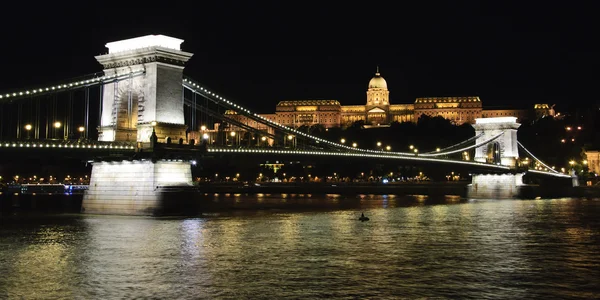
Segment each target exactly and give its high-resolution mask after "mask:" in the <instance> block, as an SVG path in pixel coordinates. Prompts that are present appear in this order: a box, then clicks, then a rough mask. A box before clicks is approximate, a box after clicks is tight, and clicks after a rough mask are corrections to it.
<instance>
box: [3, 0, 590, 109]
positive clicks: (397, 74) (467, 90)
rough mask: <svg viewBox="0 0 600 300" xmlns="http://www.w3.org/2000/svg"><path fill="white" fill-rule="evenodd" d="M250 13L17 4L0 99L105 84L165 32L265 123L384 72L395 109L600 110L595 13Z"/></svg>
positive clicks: (346, 100)
mask: <svg viewBox="0 0 600 300" xmlns="http://www.w3.org/2000/svg"><path fill="white" fill-rule="evenodd" d="M252 2H254V1H247V3H246V4H240V3H238V2H232V1H218V4H216V3H211V2H206V1H195V2H192V3H195V4H194V5H191V6H189V5H182V4H181V3H180V2H157V4H151V3H150V2H142V3H141V4H139V5H130V7H131V8H125V4H123V3H119V2H115V3H110V2H92V1H85V2H78V3H75V4H74V5H71V6H60V5H59V6H56V4H55V3H50V4H41V5H38V4H35V5H34V4H33V3H29V2H27V3H25V2H23V4H17V5H15V6H13V7H11V9H10V11H6V10H5V11H4V12H3V14H2V17H1V18H0V28H2V29H0V30H1V33H2V34H1V35H0V36H1V38H2V43H1V44H2V46H1V47H0V51H1V53H2V58H3V63H2V68H1V69H0V91H1V92H10V91H13V90H15V89H16V90H17V91H18V90H20V89H21V88H28V87H30V88H35V87H45V86H46V85H48V84H52V83H55V82H57V81H61V80H62V79H69V78H73V77H77V76H81V75H86V74H90V73H94V72H99V71H101V66H100V65H99V64H98V63H97V62H96V60H95V59H94V56H95V55H98V54H103V53H106V52H107V49H106V48H105V47H104V45H105V44H106V43H107V42H111V41H116V40H121V39H126V38H132V37H137V36H142V35H147V34H165V35H169V36H173V37H177V38H181V39H183V40H185V42H184V43H183V44H182V49H183V50H184V51H188V52H192V53H194V56H193V58H192V59H191V60H190V61H189V63H188V65H187V67H186V69H185V71H184V72H185V74H186V75H189V76H191V77H192V78H194V79H196V80H197V81H199V82H201V83H203V84H205V85H206V86H208V87H209V88H212V89H213V90H215V91H217V92H219V93H220V94H222V95H224V96H226V97H227V98H230V99H232V100H234V101H237V102H238V103H240V104H243V105H247V106H248V107H249V108H251V109H255V110H258V111H259V112H264V113H266V112H272V111H274V109H275V105H276V103H277V102H278V101H281V100H300V99H336V100H339V101H340V102H341V103H342V104H346V105H350V104H365V103H366V95H365V91H366V88H367V83H368V82H369V79H370V78H371V77H372V76H373V74H374V72H375V68H376V66H377V65H379V67H380V71H381V73H382V76H383V77H384V78H385V79H386V80H387V82H388V87H389V90H390V99H391V102H392V104H401V103H413V102H414V100H415V98H416V97H428V96H429V97H430V96H480V97H481V99H482V101H483V105H484V107H490V108H491V107H530V106H531V105H533V104H534V103H549V104H553V103H556V104H557V110H559V111H560V110H561V106H562V107H563V108H564V107H566V105H568V104H583V103H585V102H597V101H598V100H599V99H598V96H597V95H598V93H597V92H596V89H597V88H596V87H597V85H598V82H599V79H600V78H599V77H600V76H598V69H599V67H600V64H599V61H600V59H599V58H598V57H599V55H600V51H599V47H598V46H596V44H598V36H599V34H598V28H600V22H599V21H598V17H597V12H598V8H600V7H599V6H600V5H596V4H592V3H593V2H591V1H590V2H587V3H589V4H586V5H584V4H575V3H576V1H569V2H551V1H550V2H548V1H546V2H536V3H538V4H537V5H534V4H525V2H526V1H520V2H514V3H513V4H514V5H510V4H507V3H511V2H508V1H481V3H478V2H464V1H444V2H441V3H443V4H440V3H437V2H427V1H360V2H354V3H356V4H348V3H352V2H342V1H336V2H338V3H339V4H338V5H332V4H325V1H321V2H311V1H302V2H294V1H278V2H272V3H271V4H265V3H269V2H255V3H252ZM413 2H414V3H413ZM417 2H418V3H419V4H418V6H417V4H416V3H417ZM256 3H263V4H260V5H258V4H256ZM274 3H276V4H274ZM551 3H556V4H561V5H556V6H554V5H553V4H551ZM581 3H583V1H582V2H581ZM92 5H93V6H92Z"/></svg>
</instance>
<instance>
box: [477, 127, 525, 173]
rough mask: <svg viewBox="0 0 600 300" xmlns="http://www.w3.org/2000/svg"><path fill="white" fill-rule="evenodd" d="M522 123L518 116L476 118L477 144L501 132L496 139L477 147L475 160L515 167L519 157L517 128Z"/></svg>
mask: <svg viewBox="0 0 600 300" xmlns="http://www.w3.org/2000/svg"><path fill="white" fill-rule="evenodd" d="M519 126H521V124H519V123H517V118H516V117H500V118H480V119H475V124H473V128H475V135H476V136H477V135H479V134H482V135H481V136H480V137H478V138H477V141H476V142H475V143H476V144H478V143H483V142H485V141H487V140H489V139H491V138H493V137H495V136H497V135H499V134H502V135H501V136H500V137H499V138H497V139H496V140H495V141H493V142H491V143H489V144H486V145H483V146H481V147H478V148H476V149H475V158H474V159H475V161H478V162H484V163H495V164H500V165H503V166H509V167H514V166H516V165H517V160H518V159H519V148H518V144H517V129H519Z"/></svg>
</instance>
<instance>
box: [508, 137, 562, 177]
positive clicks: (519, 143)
mask: <svg viewBox="0 0 600 300" xmlns="http://www.w3.org/2000/svg"><path fill="white" fill-rule="evenodd" d="M517 145H519V146H521V148H522V149H523V150H525V152H526V153H527V154H529V155H530V156H531V157H533V159H534V160H535V161H537V162H539V163H540V164H541V165H542V166H544V167H546V168H547V169H548V170H550V171H552V172H554V173H559V172H558V171H556V170H554V169H552V168H551V167H550V166H548V165H547V164H545V163H544V162H543V161H541V160H540V159H539V158H537V157H535V155H533V153H531V152H529V150H527V148H525V146H523V144H521V142H519V141H517Z"/></svg>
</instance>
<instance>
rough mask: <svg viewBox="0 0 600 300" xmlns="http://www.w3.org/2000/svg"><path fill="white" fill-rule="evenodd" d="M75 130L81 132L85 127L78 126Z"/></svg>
mask: <svg viewBox="0 0 600 300" xmlns="http://www.w3.org/2000/svg"><path fill="white" fill-rule="evenodd" d="M77 130H79V132H83V131H85V127H83V126H79V128H77Z"/></svg>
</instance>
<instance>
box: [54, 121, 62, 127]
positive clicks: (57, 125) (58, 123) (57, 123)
mask: <svg viewBox="0 0 600 300" xmlns="http://www.w3.org/2000/svg"><path fill="white" fill-rule="evenodd" d="M60 126H62V124H61V123H60V122H54V128H60Z"/></svg>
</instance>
